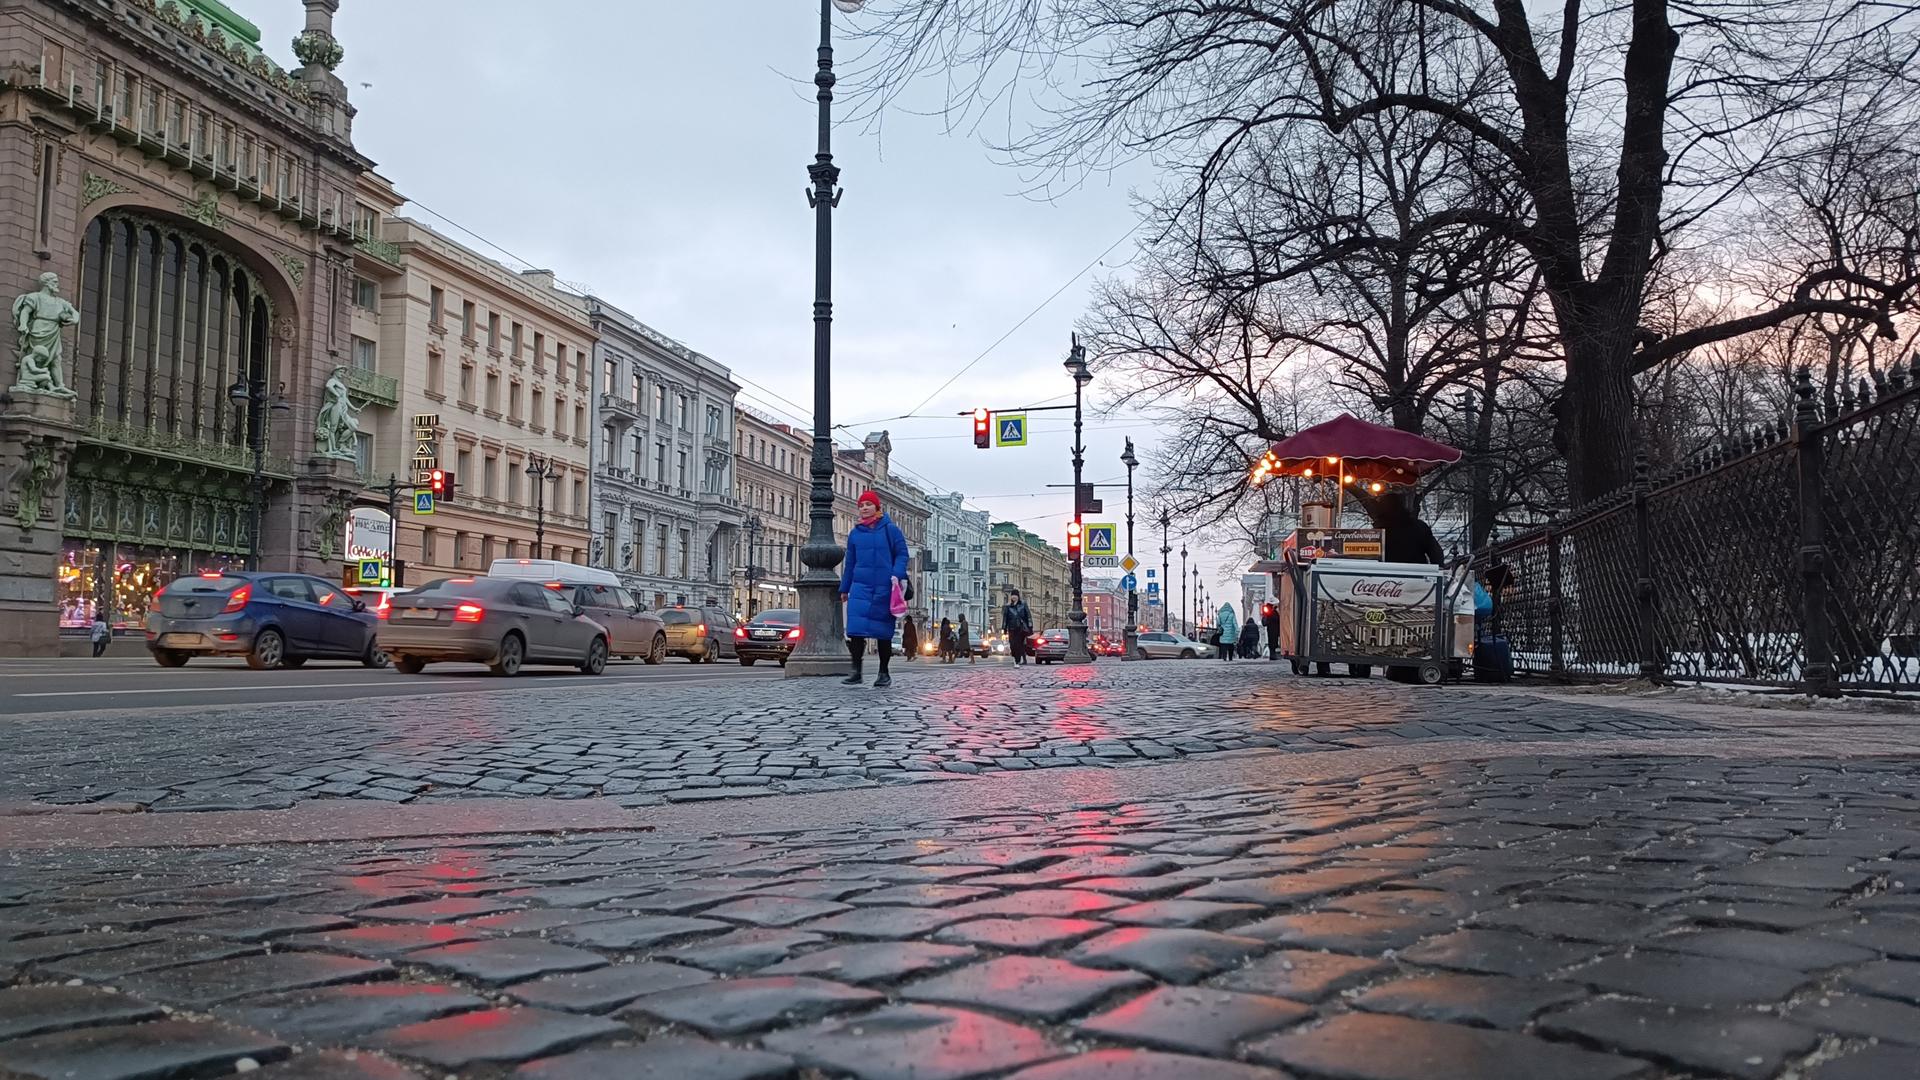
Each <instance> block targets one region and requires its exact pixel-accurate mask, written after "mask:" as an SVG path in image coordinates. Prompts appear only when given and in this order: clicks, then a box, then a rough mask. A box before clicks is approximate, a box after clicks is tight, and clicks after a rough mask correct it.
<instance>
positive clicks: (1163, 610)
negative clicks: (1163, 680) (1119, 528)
mask: <svg viewBox="0 0 1920 1080" xmlns="http://www.w3.org/2000/svg"><path fill="white" fill-rule="evenodd" d="M1170 524H1172V519H1171V516H1170V515H1169V514H1168V513H1167V512H1166V511H1165V510H1162V511H1160V587H1161V588H1162V589H1165V588H1166V587H1167V583H1168V582H1170V581H1172V580H1173V578H1172V577H1170V576H1168V574H1167V570H1168V566H1167V556H1169V555H1171V554H1173V545H1172V543H1170V542H1169V541H1168V540H1167V526H1168V525H1170ZM1185 557H1186V556H1185V555H1182V556H1181V558H1183V559H1184V558H1185ZM1181 572H1182V573H1185V571H1184V570H1182V571H1181ZM1172 600H1173V597H1171V596H1162V597H1161V598H1160V630H1161V632H1162V633H1165V632H1166V631H1167V630H1170V629H1172V627H1171V626H1170V625H1169V624H1168V622H1167V616H1168V615H1170V614H1171V613H1172V608H1173V604H1172Z"/></svg>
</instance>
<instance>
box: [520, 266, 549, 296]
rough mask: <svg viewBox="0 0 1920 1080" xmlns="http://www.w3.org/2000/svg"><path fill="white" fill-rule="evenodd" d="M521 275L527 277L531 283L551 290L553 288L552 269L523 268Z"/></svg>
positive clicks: (528, 282)
mask: <svg viewBox="0 0 1920 1080" xmlns="http://www.w3.org/2000/svg"><path fill="white" fill-rule="evenodd" d="M520 276H521V277H523V278H525V279H527V284H529V285H535V286H538V287H540V288H542V289H546V290H548V291H549V292H551V291H552V290H553V271H551V270H522V271H520Z"/></svg>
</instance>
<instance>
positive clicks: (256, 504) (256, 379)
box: [227, 368, 293, 570]
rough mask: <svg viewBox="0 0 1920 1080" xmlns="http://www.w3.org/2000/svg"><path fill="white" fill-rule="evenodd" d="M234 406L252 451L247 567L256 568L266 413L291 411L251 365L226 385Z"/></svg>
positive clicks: (262, 509) (264, 498)
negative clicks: (246, 374) (245, 376)
mask: <svg viewBox="0 0 1920 1080" xmlns="http://www.w3.org/2000/svg"><path fill="white" fill-rule="evenodd" d="M227 398H228V399H229V400H231V401H232V402H233V405H234V408H236V409H245V410H246V411H247V449H248V450H251V451H252V452H253V506H252V508H251V509H252V517H253V523H252V528H250V529H249V530H248V533H247V569H249V570H258V569H260V519H261V518H262V517H264V516H265V515H266V509H267V414H269V413H284V412H289V411H291V410H292V408H293V406H291V405H288V404H287V399H286V398H284V397H282V396H281V395H280V394H279V393H277V392H276V393H274V394H271V395H269V394H268V393H267V378H266V373H265V372H264V371H261V370H260V369H258V368H255V370H254V375H253V377H252V378H251V379H249V380H248V381H246V382H237V383H234V384H233V385H232V386H229V387H227Z"/></svg>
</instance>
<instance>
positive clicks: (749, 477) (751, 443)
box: [733, 407, 813, 618]
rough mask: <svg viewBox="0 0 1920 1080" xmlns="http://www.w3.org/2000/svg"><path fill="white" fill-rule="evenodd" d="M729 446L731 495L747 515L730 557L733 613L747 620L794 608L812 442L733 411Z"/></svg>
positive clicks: (804, 536)
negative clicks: (739, 540)
mask: <svg viewBox="0 0 1920 1080" xmlns="http://www.w3.org/2000/svg"><path fill="white" fill-rule="evenodd" d="M733 446H734V458H735V460H736V462H737V464H736V466H735V469H734V494H735V497H736V498H737V499H738V500H739V501H740V506H741V508H742V509H743V510H744V511H745V512H746V515H747V519H746V526H745V529H744V540H743V542H742V548H741V550H739V551H737V552H736V553H735V556H734V566H735V567H736V568H737V569H736V570H735V573H734V601H733V607H734V611H735V612H736V613H737V614H739V615H741V616H744V617H749V618H750V617H752V616H753V615H755V614H758V613H759V612H762V611H766V610H768V609H770V608H786V609H793V608H797V607H799V605H800V590H799V585H798V582H799V580H800V572H801V571H802V570H803V569H804V567H802V566H801V565H800V548H801V545H803V544H805V543H806V542H807V512H808V507H807V495H808V493H809V491H810V490H811V481H810V480H809V479H808V478H807V464H808V455H809V454H811V453H812V452H813V438H812V436H811V435H808V434H806V433H804V432H801V431H799V430H797V429H795V428H793V427H791V426H789V425H787V424H782V423H779V422H778V421H775V420H773V419H771V418H768V417H765V416H761V415H759V414H758V413H755V412H753V411H751V410H749V409H744V408H738V407H736V408H735V409H734V440H733Z"/></svg>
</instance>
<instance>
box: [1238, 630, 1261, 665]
mask: <svg viewBox="0 0 1920 1080" xmlns="http://www.w3.org/2000/svg"><path fill="white" fill-rule="evenodd" d="M1259 658H1260V631H1258V630H1255V629H1254V627H1253V622H1252V620H1247V621H1245V622H1242V623H1241V624H1240V659H1242V660H1257V659H1259Z"/></svg>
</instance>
